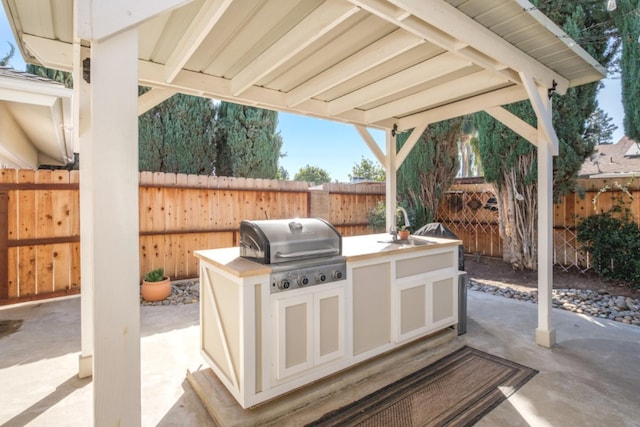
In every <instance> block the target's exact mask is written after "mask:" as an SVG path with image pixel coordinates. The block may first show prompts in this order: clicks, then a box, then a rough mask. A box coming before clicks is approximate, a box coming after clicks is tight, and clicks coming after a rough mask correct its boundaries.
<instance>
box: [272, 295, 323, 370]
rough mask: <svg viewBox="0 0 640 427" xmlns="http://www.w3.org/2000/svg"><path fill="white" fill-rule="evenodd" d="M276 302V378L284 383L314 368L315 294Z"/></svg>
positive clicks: (276, 298)
mask: <svg viewBox="0 0 640 427" xmlns="http://www.w3.org/2000/svg"><path fill="white" fill-rule="evenodd" d="M282 295H286V294H284V293H283V294H282ZM273 299H274V304H273V309H274V313H275V331H276V336H275V338H276V346H275V349H276V354H275V365H276V379H277V380H281V379H283V378H286V377H289V376H291V375H295V374H297V373H299V372H302V371H305V370H307V369H309V368H311V367H312V366H313V347H312V344H313V340H312V337H313V312H314V310H313V294H310V293H306V294H302V295H300V294H297V295H295V296H290V297H284V298H283V297H281V296H280V295H278V296H276V297H273Z"/></svg>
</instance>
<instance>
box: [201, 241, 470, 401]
mask: <svg viewBox="0 0 640 427" xmlns="http://www.w3.org/2000/svg"><path fill="white" fill-rule="evenodd" d="M459 244H460V241H459V240H450V239H439V238H432V237H429V238H424V237H420V236H415V237H414V236H412V237H411V238H410V239H409V240H405V241H400V242H393V241H391V236H390V235H389V234H372V235H365V236H354V237H345V238H343V239H342V255H344V256H345V257H346V278H341V279H340V280H335V281H332V282H330V283H319V284H308V285H305V286H300V287H297V288H295V289H293V288H292V289H288V290H286V291H274V289H275V288H276V283H274V282H273V279H272V278H271V276H270V274H271V269H272V267H271V266H270V265H268V264H266V265H265V264H260V263H258V262H254V261H251V260H249V259H246V258H243V257H240V255H239V254H240V249H239V248H238V247H234V248H224V249H211V250H201V251H197V252H195V256H196V257H198V258H199V260H200V326H201V331H200V334H201V335H200V348H201V352H202V355H203V357H204V358H205V360H206V361H207V362H208V364H209V366H210V367H211V368H212V370H213V372H214V373H215V375H216V377H217V378H218V379H219V381H220V382H221V383H222V384H224V386H225V387H226V388H227V389H228V391H229V392H230V393H231V394H232V395H233V397H234V398H235V399H236V400H237V401H238V403H239V404H240V405H241V406H242V408H249V407H252V406H255V405H258V404H260V403H262V402H264V401H267V400H270V399H273V398H274V397H277V396H279V395H281V394H284V393H286V392H289V391H291V390H293V389H296V388H299V387H301V386H303V385H306V384H309V383H311V382H314V381H317V380H319V379H321V378H324V377H327V376H329V375H332V374H335V373H336V372H338V371H341V370H344V369H346V368H348V367H350V366H353V365H355V364H359V363H361V362H364V361H366V360H368V359H370V358H373V357H375V356H378V355H380V354H382V353H386V352H389V351H392V350H394V349H395V348H397V347H400V346H402V345H404V344H406V343H408V342H410V341H413V340H417V339H420V338H423V337H426V336H429V335H432V334H435V333H437V332H439V331H442V330H443V329H447V328H449V329H454V328H455V326H456V324H457V323H458V275H459V272H458V268H457V267H458V245H459ZM316 276H317V275H316ZM316 282H318V280H316ZM452 332H455V331H452ZM452 336H455V334H452Z"/></svg>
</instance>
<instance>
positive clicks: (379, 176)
mask: <svg viewBox="0 0 640 427" xmlns="http://www.w3.org/2000/svg"><path fill="white" fill-rule="evenodd" d="M354 178H358V179H364V180H367V181H384V180H385V173H384V168H383V167H382V166H380V165H379V164H378V163H376V162H373V161H371V160H369V159H366V158H365V157H364V156H362V159H361V160H360V163H359V164H358V163H354V164H353V169H351V173H350V174H349V180H353V179H354Z"/></svg>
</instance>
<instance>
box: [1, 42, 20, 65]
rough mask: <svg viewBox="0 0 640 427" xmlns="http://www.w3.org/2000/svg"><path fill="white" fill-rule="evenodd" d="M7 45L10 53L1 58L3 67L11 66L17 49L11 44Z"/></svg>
mask: <svg viewBox="0 0 640 427" xmlns="http://www.w3.org/2000/svg"><path fill="white" fill-rule="evenodd" d="M7 43H8V44H9V53H7V54H6V55H5V56H3V57H2V58H0V66H2V67H6V66H7V65H9V61H11V58H13V55H14V54H15V53H16V47H15V46H14V45H12V44H11V43H9V42H7Z"/></svg>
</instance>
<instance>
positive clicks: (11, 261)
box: [7, 248, 19, 298]
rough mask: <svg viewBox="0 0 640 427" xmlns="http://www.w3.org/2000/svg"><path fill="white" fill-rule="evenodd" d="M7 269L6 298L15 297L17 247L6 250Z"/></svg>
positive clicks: (16, 285) (16, 291)
mask: <svg viewBox="0 0 640 427" xmlns="http://www.w3.org/2000/svg"><path fill="white" fill-rule="evenodd" d="M7 271H8V272H9V281H8V286H7V298H17V297H18V295H19V293H18V280H19V279H18V248H9V249H8V250H7Z"/></svg>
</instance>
